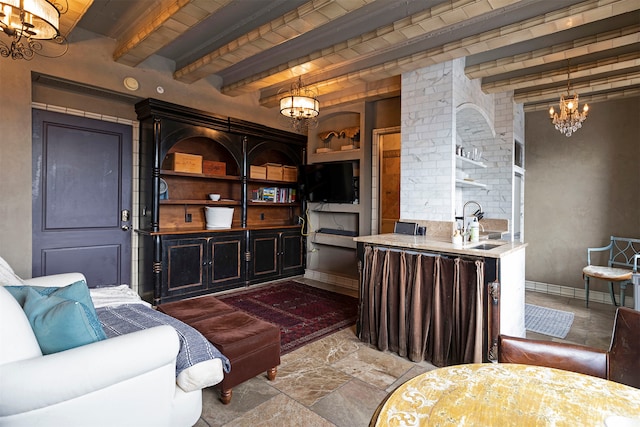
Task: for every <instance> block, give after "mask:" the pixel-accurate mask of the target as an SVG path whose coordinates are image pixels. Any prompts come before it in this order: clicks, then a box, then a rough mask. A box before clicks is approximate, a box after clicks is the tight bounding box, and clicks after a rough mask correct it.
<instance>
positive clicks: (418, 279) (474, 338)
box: [359, 246, 484, 367]
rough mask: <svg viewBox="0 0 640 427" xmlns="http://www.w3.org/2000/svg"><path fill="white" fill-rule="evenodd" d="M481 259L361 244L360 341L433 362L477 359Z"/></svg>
mask: <svg viewBox="0 0 640 427" xmlns="http://www.w3.org/2000/svg"><path fill="white" fill-rule="evenodd" d="M483 283H484V261H483V260H468V259H463V258H459V257H458V258H456V257H446V256H442V255H436V254H428V253H416V252H409V251H401V250H392V249H387V248H381V247H371V246H365V250H364V268H363V277H362V283H361V285H360V286H361V289H360V296H361V300H360V319H359V320H360V330H359V338H360V340H362V341H364V342H366V343H369V344H372V345H375V346H377V348H378V349H379V350H381V351H387V350H388V351H392V352H394V353H398V355H400V356H403V357H408V358H409V359H410V360H412V361H414V362H419V361H422V360H426V361H428V362H430V363H432V364H434V365H435V366H439V367H440V366H447V365H455V364H460V363H480V362H482V337H483V335H482V325H483V322H482V319H483V315H482V313H483V310H482V289H483Z"/></svg>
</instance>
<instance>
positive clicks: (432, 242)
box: [353, 233, 527, 258]
mask: <svg viewBox="0 0 640 427" xmlns="http://www.w3.org/2000/svg"><path fill="white" fill-rule="evenodd" d="M353 240H354V241H356V242H358V243H365V244H370V245H375V246H388V247H394V248H403V249H415V250H419V251H431V252H440V253H445V254H455V255H468V256H476V257H483V258H504V257H507V256H509V255H511V254H513V253H514V252H517V251H520V250H522V249H524V248H525V247H526V246H527V244H526V243H520V242H509V241H505V240H481V241H480V242H476V243H464V244H463V245H454V244H453V243H451V240H450V239H440V238H437V237H433V236H408V235H404V234H394V233H389V234H376V235H372V236H359V237H355V238H354V239H353ZM486 245H491V246H495V247H491V248H489V247H488V246H486Z"/></svg>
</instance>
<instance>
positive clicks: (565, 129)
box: [549, 67, 589, 137]
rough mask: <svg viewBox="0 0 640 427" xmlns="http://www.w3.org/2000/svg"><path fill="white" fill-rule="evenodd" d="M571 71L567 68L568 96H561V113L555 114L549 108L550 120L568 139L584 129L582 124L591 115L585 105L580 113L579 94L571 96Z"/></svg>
mask: <svg viewBox="0 0 640 427" xmlns="http://www.w3.org/2000/svg"><path fill="white" fill-rule="evenodd" d="M570 88H571V70H570V69H569V67H567V95H566V97H565V95H561V96H560V103H559V104H558V105H559V107H560V111H559V112H558V113H556V112H555V110H554V109H553V107H551V108H549V118H550V119H551V123H553V125H554V126H555V128H556V130H558V131H560V133H561V134H563V135H565V136H566V137H570V136H571V135H572V134H573V133H574V132H576V131H577V130H578V129H580V128H581V127H582V122H584V121H585V120H586V119H587V114H589V106H588V105H587V104H584V107H582V112H580V111H579V109H580V107H579V104H578V94H577V93H576V92H574V93H573V96H571V95H570V94H571V91H570Z"/></svg>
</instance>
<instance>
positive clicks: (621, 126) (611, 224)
mask: <svg viewBox="0 0 640 427" xmlns="http://www.w3.org/2000/svg"><path fill="white" fill-rule="evenodd" d="M525 122H526V124H525V132H526V136H525V141H526V142H525V169H526V174H525V208H524V209H525V210H524V215H525V239H526V241H527V242H528V243H529V246H528V248H527V260H526V278H527V280H533V281H539V282H544V283H552V284H556V285H565V286H573V287H577V288H581V287H583V281H582V267H584V265H585V263H586V257H587V250H586V248H587V247H595V246H604V245H606V244H607V243H608V240H609V236H611V235H618V236H625V237H634V238H640V97H635V98H627V99H621V100H612V101H607V102H599V103H594V104H592V105H590V114H589V117H588V118H587V121H586V122H585V123H584V126H583V128H582V129H580V130H578V132H576V133H575V134H573V135H572V136H571V137H569V138H567V137H565V136H563V135H561V134H560V132H558V131H556V130H555V129H554V128H553V126H552V125H551V123H550V122H549V118H548V114H547V112H545V111H539V112H532V113H527V114H526V117H525ZM598 282H599V283H598ZM594 283H598V284H597V285H596V286H593V287H592V289H595V290H603V291H604V290H605V289H606V288H605V286H606V284H605V283H603V282H601V281H594Z"/></svg>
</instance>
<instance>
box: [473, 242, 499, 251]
mask: <svg viewBox="0 0 640 427" xmlns="http://www.w3.org/2000/svg"><path fill="white" fill-rule="evenodd" d="M499 246H502V244H498V245H496V244H495V243H480V244H479V245H474V246H470V247H468V248H467V249H480V250H482V251H488V250H489V249H495V248H497V247H499Z"/></svg>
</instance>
